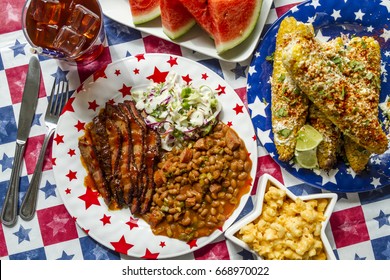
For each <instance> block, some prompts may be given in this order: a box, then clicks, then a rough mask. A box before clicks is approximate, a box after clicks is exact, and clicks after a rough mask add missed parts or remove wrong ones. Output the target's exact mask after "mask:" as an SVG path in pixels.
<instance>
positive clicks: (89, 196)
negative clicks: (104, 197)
mask: <svg viewBox="0 0 390 280" xmlns="http://www.w3.org/2000/svg"><path fill="white" fill-rule="evenodd" d="M79 198H80V199H81V200H84V202H85V209H88V208H89V207H91V206H92V205H98V206H100V202H99V199H98V198H99V192H94V191H93V190H91V189H90V188H86V192H85V194H83V195H80V196H79Z"/></svg>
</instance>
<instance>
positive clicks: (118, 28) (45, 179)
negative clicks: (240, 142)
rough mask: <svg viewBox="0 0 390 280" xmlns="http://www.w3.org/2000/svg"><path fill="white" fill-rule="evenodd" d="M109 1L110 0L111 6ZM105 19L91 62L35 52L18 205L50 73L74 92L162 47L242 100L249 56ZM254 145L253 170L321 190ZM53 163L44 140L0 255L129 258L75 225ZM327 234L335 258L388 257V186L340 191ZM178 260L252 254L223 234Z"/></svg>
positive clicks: (5, 111)
mask: <svg viewBox="0 0 390 280" xmlns="http://www.w3.org/2000/svg"><path fill="white" fill-rule="evenodd" d="M356 1H357V0H356ZM23 2H24V1H23V0H0V7H1V10H0V207H1V208H2V205H3V203H4V198H5V195H6V191H7V187H8V182H9V179H10V174H11V168H12V163H13V157H14V148H15V141H16V132H17V120H18V116H19V110H20V102H21V99H22V93H23V87H24V81H25V76H26V72H27V67H28V65H27V64H28V61H29V58H30V56H31V55H32V54H31V53H30V52H29V45H28V44H27V42H26V39H25V38H24V36H23V32H22V31H21V21H20V15H21V10H22V6H23ZM114 2H115V1H113V5H115V3H114ZM314 2H315V1H314ZM317 2H318V1H317ZM383 2H386V1H383ZM387 2H389V1H387ZM296 4H297V2H296V1H293V0H275V1H274V3H273V5H272V8H271V11H270V14H269V16H268V19H267V24H266V27H265V30H264V32H265V31H266V30H267V28H268V27H269V26H270V25H271V24H272V23H273V22H274V21H275V20H276V19H277V18H278V17H280V16H281V15H282V14H283V13H284V12H286V11H287V10H289V9H290V8H292V7H294V6H295V5H296ZM104 23H105V29H106V33H107V46H106V47H105V50H104V53H103V54H102V56H100V57H99V59H98V60H97V61H95V62H93V63H92V64H89V65H87V66H71V65H69V64H65V63H59V62H58V61H55V60H52V59H45V58H43V57H39V59H40V64H41V69H42V82H41V89H40V95H39V102H38V107H37V110H36V114H35V117H34V120H33V123H32V128H31V132H30V137H29V139H28V142H27V146H26V153H25V157H24V162H23V170H22V175H21V182H20V194H19V203H20V202H21V199H22V198H23V196H24V194H25V192H26V189H27V186H28V183H29V181H30V180H31V176H32V173H33V170H34V167H35V163H36V160H37V157H38V154H39V151H40V148H41V145H42V143H43V138H44V134H45V131H46V128H45V125H44V112H45V109H46V105H47V97H46V96H47V94H50V90H51V85H52V82H53V79H54V77H59V78H67V79H69V81H70V87H71V89H72V90H73V91H74V90H75V89H76V88H77V87H78V86H79V85H80V83H81V82H83V81H84V80H85V79H86V78H87V77H89V76H90V75H91V74H92V73H93V72H94V71H96V70H98V69H100V68H101V67H102V66H104V65H106V64H108V63H110V62H112V61H115V60H118V59H121V58H125V57H128V56H131V55H135V54H139V53H153V52H162V53H168V54H175V55H181V56H186V57H188V58H190V59H193V60H195V61H198V62H200V63H201V64H203V65H206V66H207V67H209V68H211V69H212V70H214V71H215V72H217V73H218V74H219V75H221V76H222V77H224V78H225V79H226V80H227V81H228V82H229V83H230V85H231V86H232V87H233V88H234V89H235V91H236V92H237V94H238V95H239V96H240V98H241V99H242V100H243V101H244V103H247V98H246V77H247V75H248V71H249V70H250V62H251V59H248V60H247V61H243V62H240V63H229V62H224V61H219V60H217V59H213V58H210V57H207V56H204V55H201V54H198V53H194V52H192V51H191V50H188V49H184V48H181V47H180V46H178V45H175V44H172V43H169V42H166V41H164V40H162V39H159V38H156V37H153V36H150V35H148V34H144V33H141V32H139V31H137V30H134V29H131V28H129V27H126V26H123V25H121V24H119V23H117V22H115V21H113V20H111V19H109V18H105V19H104ZM248 110H249V113H251V110H252V109H251V104H248ZM258 146H259V147H258V149H259V158H258V171H257V175H258V176H261V175H262V174H264V173H268V174H271V175H273V176H274V177H275V178H277V179H278V180H280V181H281V182H282V183H284V184H285V185H286V186H288V187H289V188H290V189H291V190H292V191H293V192H294V193H295V194H297V195H303V194H311V193H318V192H321V190H319V189H316V188H313V187H311V186H309V185H306V184H304V183H302V182H301V181H299V180H297V179H295V178H294V177H292V176H291V175H289V174H288V173H287V172H285V171H284V170H282V169H281V168H280V167H279V165H278V164H277V163H275V161H274V160H273V159H272V158H271V157H270V156H269V155H268V154H267V152H266V151H265V149H264V148H263V147H262V146H261V144H260V142H259V144H258ZM54 164H56V163H55V160H53V159H52V157H51V146H49V149H48V151H47V156H46V161H45V163H44V171H43V176H42V180H41V185H40V188H39V200H38V211H37V214H36V215H35V217H34V219H33V220H32V221H29V222H26V221H23V220H22V219H20V218H19V219H18V223H17V224H16V225H15V226H14V227H12V228H8V227H5V226H4V225H1V226H0V259H40V260H42V259H51V260H55V259H58V260H79V259H89V260H98V259H99V260H100V259H131V257H128V256H125V255H122V254H119V253H116V252H114V251H112V250H110V249H107V248H105V247H103V246H102V245H100V244H99V243H97V242H96V241H95V240H93V239H92V238H91V237H89V236H88V235H87V234H86V233H85V232H84V231H83V230H82V229H81V228H79V227H78V226H77V224H76V222H75V220H74V218H73V217H71V216H70V215H69V213H68V212H67V210H66V208H65V206H64V204H63V202H62V200H61V197H60V194H59V193H58V190H57V188H56V183H55V181H54V176H53V172H52V167H53V165H54ZM377 187H378V186H377ZM252 205H253V204H252V203H251V199H250V201H249V203H248V204H247V207H246V209H245V210H244V211H243V213H242V215H244V214H245V213H248V211H250V210H251V208H252ZM328 236H329V239H330V242H331V244H332V248H333V249H334V252H335V255H336V257H337V258H338V259H341V260H342V259H348V260H366V259H367V260H368V259H378V260H379V259H390V187H383V188H378V189H376V190H373V191H370V192H367V193H340V194H338V202H337V204H336V207H335V210H334V213H333V214H332V216H331V219H330V224H329V229H328ZM153 257H158V255H156V254H152V253H151V254H149V255H148V254H147V253H146V254H145V256H144V258H153ZM178 258H179V259H221V260H226V259H236V260H237V259H243V260H248V259H253V256H252V255H251V254H250V253H248V252H247V251H245V250H242V249H239V248H237V247H234V246H233V245H232V244H230V243H229V242H228V241H226V240H225V239H224V238H223V237H221V238H219V239H217V240H215V241H214V242H212V243H211V244H209V245H207V246H205V247H203V248H200V249H199V250H196V251H194V252H193V253H190V254H187V255H183V256H181V257H178Z"/></svg>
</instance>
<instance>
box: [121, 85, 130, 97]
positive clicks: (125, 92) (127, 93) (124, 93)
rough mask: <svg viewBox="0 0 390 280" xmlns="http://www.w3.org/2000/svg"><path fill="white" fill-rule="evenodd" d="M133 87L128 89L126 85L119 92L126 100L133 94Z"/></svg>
mask: <svg viewBox="0 0 390 280" xmlns="http://www.w3.org/2000/svg"><path fill="white" fill-rule="evenodd" d="M131 88H132V87H131V86H130V87H128V86H126V85H125V84H123V85H122V88H121V89H120V90H119V92H121V93H122V97H123V98H125V96H126V95H130V94H131Z"/></svg>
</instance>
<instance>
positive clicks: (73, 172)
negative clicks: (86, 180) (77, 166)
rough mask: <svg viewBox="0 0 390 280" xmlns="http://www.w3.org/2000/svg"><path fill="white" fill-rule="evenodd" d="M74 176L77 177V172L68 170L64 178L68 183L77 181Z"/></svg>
mask: <svg viewBox="0 0 390 280" xmlns="http://www.w3.org/2000/svg"><path fill="white" fill-rule="evenodd" d="M76 175H77V171H72V170H70V169H69V172H68V174H66V175H65V176H66V177H68V178H69V181H72V180H76V179H77V176H76Z"/></svg>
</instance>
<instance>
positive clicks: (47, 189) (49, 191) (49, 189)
mask: <svg viewBox="0 0 390 280" xmlns="http://www.w3.org/2000/svg"><path fill="white" fill-rule="evenodd" d="M41 191H43V192H44V193H45V199H48V198H49V197H50V196H54V197H57V195H56V185H52V184H50V182H49V181H46V185H45V186H44V187H43V188H41Z"/></svg>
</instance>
